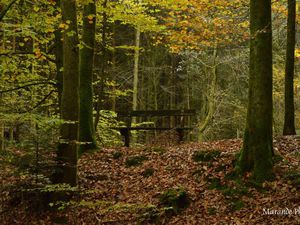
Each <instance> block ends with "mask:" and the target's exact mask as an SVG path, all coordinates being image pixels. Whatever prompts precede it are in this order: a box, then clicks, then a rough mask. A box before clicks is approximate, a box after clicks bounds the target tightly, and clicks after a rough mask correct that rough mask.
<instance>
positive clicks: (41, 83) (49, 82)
mask: <svg viewBox="0 0 300 225" xmlns="http://www.w3.org/2000/svg"><path fill="white" fill-rule="evenodd" d="M43 84H51V85H54V86H56V82H54V81H44V82H39V83H31V84H26V85H23V86H19V87H15V88H11V89H7V90H3V91H0V94H3V93H7V92H11V91H17V90H20V89H24V88H27V87H31V86H34V85H43Z"/></svg>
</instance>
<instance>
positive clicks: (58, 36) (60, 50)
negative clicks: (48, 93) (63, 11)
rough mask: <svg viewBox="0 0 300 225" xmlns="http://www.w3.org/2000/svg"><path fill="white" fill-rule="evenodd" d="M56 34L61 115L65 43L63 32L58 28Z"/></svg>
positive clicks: (56, 78)
mask: <svg viewBox="0 0 300 225" xmlns="http://www.w3.org/2000/svg"><path fill="white" fill-rule="evenodd" d="M56 7H57V8H60V0H57V1H56ZM54 35H55V66H56V77H55V80H56V82H57V84H56V85H57V91H58V105H59V113H60V115H61V98H62V91H63V71H62V69H63V43H62V33H61V31H60V30H59V29H57V30H56V31H55V33H54Z"/></svg>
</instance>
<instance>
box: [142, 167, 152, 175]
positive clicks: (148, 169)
mask: <svg viewBox="0 0 300 225" xmlns="http://www.w3.org/2000/svg"><path fill="white" fill-rule="evenodd" d="M154 171H155V170H154V169H153V168H147V169H145V170H144V171H143V172H142V176H143V177H151V176H152V175H153V174H154Z"/></svg>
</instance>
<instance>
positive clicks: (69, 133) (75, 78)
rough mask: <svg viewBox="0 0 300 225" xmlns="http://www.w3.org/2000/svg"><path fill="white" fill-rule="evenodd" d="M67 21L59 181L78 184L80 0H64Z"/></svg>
mask: <svg viewBox="0 0 300 225" xmlns="http://www.w3.org/2000/svg"><path fill="white" fill-rule="evenodd" d="M61 10H62V18H63V23H64V24H65V26H66V29H65V31H64V34H63V52H64V55H63V65H64V67H63V68H64V70H63V92H62V104H61V114H62V119H63V120H64V123H63V124H62V127H61V140H60V144H59V148H58V159H59V161H60V171H59V175H58V176H57V182H58V183H67V184H69V185H71V186H76V185H77V150H78V144H77V143H78V121H79V50H78V44H79V42H78V31H77V18H76V1H75V0H61Z"/></svg>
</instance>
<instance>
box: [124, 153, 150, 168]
mask: <svg viewBox="0 0 300 225" xmlns="http://www.w3.org/2000/svg"><path fill="white" fill-rule="evenodd" d="M145 160H147V157H146V156H144V155H138V156H132V157H129V158H127V159H126V161H125V166H126V167H131V166H139V165H142V164H143V162H144V161H145Z"/></svg>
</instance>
